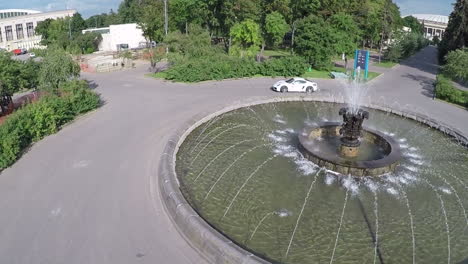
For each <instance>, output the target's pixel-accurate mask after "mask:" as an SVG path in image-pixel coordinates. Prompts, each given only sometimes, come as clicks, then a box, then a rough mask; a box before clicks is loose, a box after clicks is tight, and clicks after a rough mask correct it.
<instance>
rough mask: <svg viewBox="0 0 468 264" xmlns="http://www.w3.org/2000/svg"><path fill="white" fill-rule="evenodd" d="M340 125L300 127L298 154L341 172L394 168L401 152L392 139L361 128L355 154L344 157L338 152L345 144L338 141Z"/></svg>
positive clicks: (380, 171)
mask: <svg viewBox="0 0 468 264" xmlns="http://www.w3.org/2000/svg"><path fill="white" fill-rule="evenodd" d="M340 128H341V124H340V123H338V122H324V123H321V124H318V125H317V126H313V127H306V128H304V129H303V131H302V133H300V134H299V149H300V151H301V153H302V154H303V155H304V156H305V157H306V158H307V159H309V160H311V161H312V162H314V163H315V164H317V165H319V166H321V167H325V168H327V169H329V170H332V171H335V172H337V173H340V174H344V175H348V174H351V175H353V176H360V177H363V176H380V175H383V174H386V173H388V172H392V171H394V170H395V168H396V166H397V165H398V162H399V161H400V159H401V151H400V147H399V144H398V143H397V142H396V141H395V140H394V139H393V138H391V137H389V136H387V135H385V134H383V133H381V132H379V131H376V130H372V129H369V128H364V129H363V130H362V138H361V144H362V146H361V147H360V149H359V153H356V154H355V155H353V156H354V157H353V158H350V157H349V155H348V157H344V156H343V155H340V153H343V152H345V151H347V149H346V148H347V147H346V146H343V145H341V144H340V140H339V139H340ZM349 151H357V149H356V148H353V149H351V150H349Z"/></svg>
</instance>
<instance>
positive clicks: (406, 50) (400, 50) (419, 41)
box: [384, 33, 429, 62]
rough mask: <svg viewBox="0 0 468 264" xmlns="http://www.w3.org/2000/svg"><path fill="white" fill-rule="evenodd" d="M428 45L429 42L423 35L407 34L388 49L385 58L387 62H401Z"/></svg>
mask: <svg viewBox="0 0 468 264" xmlns="http://www.w3.org/2000/svg"><path fill="white" fill-rule="evenodd" d="M427 45H429V41H428V40H427V39H426V38H424V36H423V35H421V34H418V33H406V34H403V35H402V36H401V37H400V38H399V39H398V40H396V41H395V42H393V43H392V44H391V45H390V46H389V47H388V49H387V50H386V52H385V54H384V57H385V59H386V60H389V61H393V62H399V61H400V60H402V59H406V58H408V57H410V56H412V55H413V54H415V53H416V52H418V51H419V50H421V49H422V48H424V47H426V46H427Z"/></svg>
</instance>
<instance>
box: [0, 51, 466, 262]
mask: <svg viewBox="0 0 468 264" xmlns="http://www.w3.org/2000/svg"><path fill="white" fill-rule="evenodd" d="M434 52H435V50H434V48H432V47H430V48H427V49H426V50H424V51H422V52H421V53H419V54H418V55H416V57H414V58H412V59H410V60H408V61H407V62H405V65H401V66H398V67H397V68H395V69H393V70H391V71H388V72H386V73H385V75H384V76H383V77H380V78H379V79H377V80H375V81H373V84H372V87H371V88H370V91H369V97H368V100H381V101H382V100H385V101H386V103H393V104H395V105H396V104H398V105H400V107H410V108H412V109H414V110H417V111H420V112H421V113H424V114H427V113H429V114H431V115H434V117H435V118H440V119H441V120H444V121H445V122H447V123H449V124H450V125H452V126H454V127H457V128H459V129H460V130H462V131H464V132H465V134H468V122H466V120H467V118H468V112H467V111H466V110H463V109H460V108H457V107H454V106H452V105H449V104H446V103H443V102H439V101H434V100H432V99H431V96H430V93H431V91H430V90H429V88H428V86H427V83H428V82H430V81H433V80H434V78H435V77H434V69H435V67H436V65H434V62H435V53H434ZM145 71H146V67H138V68H137V69H134V70H131V71H126V72H114V73H108V74H94V75H92V74H85V75H83V77H84V78H87V79H89V80H92V81H93V83H94V86H95V89H96V91H97V92H99V93H101V95H102V98H103V99H104V100H105V104H104V105H103V107H101V108H100V109H98V110H97V111H95V112H92V113H89V114H87V115H85V116H83V117H81V118H79V119H78V120H77V121H76V122H74V123H72V124H71V125H69V126H67V127H65V128H64V129H62V130H61V131H60V132H59V133H57V134H55V135H52V136H49V137H47V138H45V139H44V140H42V141H40V142H39V143H37V144H35V145H34V146H32V148H31V149H30V150H29V151H28V152H27V153H25V154H24V156H23V157H22V158H21V159H20V160H19V161H18V162H17V163H16V164H14V165H13V166H12V167H11V168H9V169H7V170H5V171H3V172H2V173H1V174H0V212H1V213H0V263H8V264H16V263H21V264H23V263H44V264H46V263H47V264H55V263H57V264H58V263H60V264H63V263H67V264H74V263H77V264H78V263H79V264H83V263H87V264H91V263H96V264H119V263H126V264H128V263H171V264H177V263H205V261H204V260H203V258H202V257H201V256H199V255H198V254H197V253H196V251H195V250H193V249H192V248H191V247H190V246H189V245H188V244H187V243H186V242H185V240H184V239H183V238H182V237H181V236H180V235H179V233H178V232H177V231H176V230H175V228H174V226H173V224H172V223H171V221H170V219H169V218H168V216H167V215H166V214H165V212H164V210H163V205H162V203H161V201H160V198H159V193H158V186H157V181H156V177H157V175H156V171H157V168H158V162H159V157H160V155H161V154H162V150H163V147H164V145H165V143H166V141H167V140H168V138H169V136H170V135H171V133H173V132H174V131H175V130H176V129H178V128H179V127H180V126H181V124H182V123H184V121H186V120H188V119H190V118H191V117H193V116H195V115H198V114H200V113H210V112H213V111H215V110H219V109H221V108H223V107H225V106H227V105H229V104H232V103H233V102H235V101H237V100H243V99H246V98H259V99H260V98H265V97H274V96H278V94H276V93H273V92H272V91H270V90H269V89H268V87H269V86H270V85H271V84H272V83H273V81H274V80H272V79H271V78H259V79H244V80H231V81H222V82H205V83H201V84H194V85H189V84H175V83H170V82H164V81H159V80H155V79H152V78H149V77H145V76H144V73H145ZM318 83H319V86H320V88H321V91H319V92H317V93H315V94H313V95H310V96H312V97H322V96H323V97H330V96H341V95H342V94H343V87H342V86H340V85H339V84H338V83H337V82H336V81H333V80H320V81H318Z"/></svg>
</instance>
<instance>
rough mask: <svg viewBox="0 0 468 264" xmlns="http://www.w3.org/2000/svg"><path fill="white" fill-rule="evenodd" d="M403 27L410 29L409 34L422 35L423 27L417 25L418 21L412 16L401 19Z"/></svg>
mask: <svg viewBox="0 0 468 264" xmlns="http://www.w3.org/2000/svg"><path fill="white" fill-rule="evenodd" d="M403 26H405V27H408V28H410V29H411V32H414V33H418V34H423V33H424V26H423V25H422V24H421V23H419V21H418V19H417V18H415V17H413V16H406V17H404V18H403Z"/></svg>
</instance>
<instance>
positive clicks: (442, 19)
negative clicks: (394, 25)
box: [411, 14, 449, 40]
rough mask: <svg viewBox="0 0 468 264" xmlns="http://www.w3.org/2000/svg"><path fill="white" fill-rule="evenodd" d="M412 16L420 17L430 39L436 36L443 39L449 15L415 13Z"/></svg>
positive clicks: (426, 35)
mask: <svg viewBox="0 0 468 264" xmlns="http://www.w3.org/2000/svg"><path fill="white" fill-rule="evenodd" d="M411 16H413V17H415V18H416V19H418V21H419V22H420V23H421V24H423V25H424V36H425V37H426V38H427V39H430V40H432V38H433V37H435V36H437V37H438V38H439V39H441V38H442V36H443V35H444V33H445V29H446V28H447V25H448V21H449V17H448V16H442V15H431V14H413V15H411Z"/></svg>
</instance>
